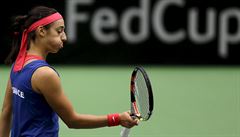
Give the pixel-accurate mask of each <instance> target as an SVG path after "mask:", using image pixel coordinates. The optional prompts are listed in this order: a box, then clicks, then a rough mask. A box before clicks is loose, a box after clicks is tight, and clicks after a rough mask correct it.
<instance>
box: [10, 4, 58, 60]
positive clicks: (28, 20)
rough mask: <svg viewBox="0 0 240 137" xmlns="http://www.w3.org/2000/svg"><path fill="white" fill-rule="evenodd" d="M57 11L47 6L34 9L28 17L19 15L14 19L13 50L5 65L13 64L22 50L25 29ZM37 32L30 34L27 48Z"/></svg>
mask: <svg viewBox="0 0 240 137" xmlns="http://www.w3.org/2000/svg"><path fill="white" fill-rule="evenodd" d="M56 12H57V10H56V9H54V8H49V7H45V6H37V7H34V8H32V9H31V10H30V11H29V13H28V14H27V15H19V16H16V17H14V18H13V20H12V21H13V23H12V26H11V28H10V31H11V32H10V33H11V34H12V49H11V52H10V53H9V55H8V56H7V58H6V59H5V64H11V63H13V62H14V61H15V59H16V57H17V54H18V52H19V49H20V44H21V38H22V33H23V31H24V30H25V29H27V28H29V27H30V26H31V25H32V24H33V23H34V22H36V21H38V20H40V19H42V18H44V17H46V16H49V15H51V14H54V13H56ZM44 27H45V28H46V29H48V28H49V27H50V24H49V25H46V26H44ZM35 37H36V36H35V31H32V32H30V33H29V34H28V38H27V48H29V43H30V40H31V39H32V40H34V39H35Z"/></svg>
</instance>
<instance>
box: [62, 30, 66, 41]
mask: <svg viewBox="0 0 240 137" xmlns="http://www.w3.org/2000/svg"><path fill="white" fill-rule="evenodd" d="M61 40H62V42H65V41H67V35H66V33H65V32H63V33H62V36H61Z"/></svg>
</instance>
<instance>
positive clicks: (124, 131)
mask: <svg viewBox="0 0 240 137" xmlns="http://www.w3.org/2000/svg"><path fill="white" fill-rule="evenodd" d="M129 132H130V128H125V127H124V128H122V130H121V133H120V135H121V137H128V135H129Z"/></svg>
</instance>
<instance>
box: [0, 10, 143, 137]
mask: <svg viewBox="0 0 240 137" xmlns="http://www.w3.org/2000/svg"><path fill="white" fill-rule="evenodd" d="M64 28H65V26H64V20H63V18H62V16H61V15H60V14H59V13H58V12H57V11H56V10H55V9H52V8H48V7H44V6H38V7H35V8H33V9H32V10H31V11H30V12H29V13H28V15H26V16H18V17H17V18H16V21H15V23H14V24H13V30H14V36H15V38H14V39H13V46H14V48H13V52H12V53H10V56H9V57H8V58H7V60H8V61H10V62H11V60H13V59H15V58H16V57H15V58H14V55H15V52H16V51H18V49H19V47H20V50H19V51H18V55H17V58H16V60H15V62H14V64H13V65H12V70H11V73H10V78H9V81H8V84H7V88H6V93H5V98H4V102H3V108H2V113H1V118H0V121H1V123H0V137H8V136H9V134H10V131H11V136H12V137H21V136H28V137H33V136H38V137H57V136H58V130H59V125H58V116H59V117H60V118H61V119H62V120H63V121H64V123H65V124H66V125H67V126H68V127H69V128H98V127H105V126H117V125H121V126H124V127H127V128H131V127H133V126H135V125H137V123H138V120H133V119H132V118H131V116H130V115H129V113H128V112H123V113H120V114H118V113H115V114H108V115H102V116H96V115H85V114H78V113H76V112H75V111H74V109H73V107H72V105H71V103H70V101H69V100H68V99H67V97H66V96H65V95H64V91H63V88H62V85H61V82H60V78H59V75H58V73H57V72H56V70H55V69H54V68H52V67H51V66H50V65H49V64H48V63H47V62H46V58H47V55H48V54H49V53H57V52H58V51H59V50H60V49H61V48H63V43H64V42H65V41H66V40H67V37H66V34H65V32H64ZM14 51H15V52H14Z"/></svg>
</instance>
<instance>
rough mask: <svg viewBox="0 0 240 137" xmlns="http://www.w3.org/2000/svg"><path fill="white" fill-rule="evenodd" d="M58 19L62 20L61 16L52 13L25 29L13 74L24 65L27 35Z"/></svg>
mask: <svg viewBox="0 0 240 137" xmlns="http://www.w3.org/2000/svg"><path fill="white" fill-rule="evenodd" d="M59 19H62V16H61V14H59V13H58V12H57V13H54V14H52V15H50V16H47V17H44V18H42V19H40V20H38V21H37V22H35V23H33V24H32V25H31V26H30V27H29V28H28V29H25V30H24V31H23V34H22V41H21V47H20V50H19V53H18V56H17V59H16V61H15V65H14V68H13V71H14V72H16V71H19V70H21V69H22V68H23V65H24V63H25V58H26V55H27V37H28V33H29V32H31V31H33V30H35V29H36V28H37V27H38V26H41V25H42V26H45V25H48V24H50V23H52V22H54V21H57V20H59Z"/></svg>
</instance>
